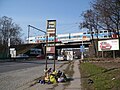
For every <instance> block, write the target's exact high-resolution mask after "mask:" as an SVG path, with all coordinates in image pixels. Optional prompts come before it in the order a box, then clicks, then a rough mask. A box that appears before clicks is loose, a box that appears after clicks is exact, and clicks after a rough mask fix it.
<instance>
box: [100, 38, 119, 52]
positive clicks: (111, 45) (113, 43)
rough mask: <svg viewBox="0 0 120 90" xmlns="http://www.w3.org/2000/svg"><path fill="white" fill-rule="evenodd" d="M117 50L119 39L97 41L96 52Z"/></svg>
mask: <svg viewBox="0 0 120 90" xmlns="http://www.w3.org/2000/svg"><path fill="white" fill-rule="evenodd" d="M109 50H119V39H111V40H101V41H98V51H109Z"/></svg>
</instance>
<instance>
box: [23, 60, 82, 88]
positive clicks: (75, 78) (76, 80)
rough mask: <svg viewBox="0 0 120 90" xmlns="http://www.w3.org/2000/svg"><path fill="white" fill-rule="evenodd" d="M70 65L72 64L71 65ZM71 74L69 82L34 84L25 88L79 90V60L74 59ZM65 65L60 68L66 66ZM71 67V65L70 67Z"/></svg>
mask: <svg viewBox="0 0 120 90" xmlns="http://www.w3.org/2000/svg"><path fill="white" fill-rule="evenodd" d="M71 66H72V65H71ZM73 66H74V67H73V71H74V73H73V76H72V79H73V80H72V81H70V83H68V84H66V83H57V84H49V85H48V84H40V83H38V84H36V85H34V86H32V87H29V88H26V89H25V90H81V75H80V70H79V60H75V61H74V63H73ZM66 67H67V65H65V66H63V67H62V68H61V70H62V69H64V68H66ZM70 68H71V67H70Z"/></svg>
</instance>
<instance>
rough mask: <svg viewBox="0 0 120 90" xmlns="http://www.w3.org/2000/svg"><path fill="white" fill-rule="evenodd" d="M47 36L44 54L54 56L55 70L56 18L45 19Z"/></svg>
mask: <svg viewBox="0 0 120 90" xmlns="http://www.w3.org/2000/svg"><path fill="white" fill-rule="evenodd" d="M47 36H48V45H47V47H46V54H53V56H54V66H53V70H54V71H55V59H56V58H55V54H56V53H55V46H56V20H47ZM49 38H54V40H50V39H49Z"/></svg>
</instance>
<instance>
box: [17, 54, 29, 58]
mask: <svg viewBox="0 0 120 90" xmlns="http://www.w3.org/2000/svg"><path fill="white" fill-rule="evenodd" d="M16 58H17V59H27V58H29V56H28V55H26V54H18V55H17V56H16Z"/></svg>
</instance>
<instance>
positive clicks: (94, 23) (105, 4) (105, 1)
mask: <svg viewBox="0 0 120 90" xmlns="http://www.w3.org/2000/svg"><path fill="white" fill-rule="evenodd" d="M82 16H83V18H84V20H83V22H81V24H80V27H81V25H82V28H87V29H88V30H89V32H90V33H91V37H92V43H93V46H94V50H95V53H96V46H95V43H94V38H93V31H94V32H95V34H96V35H97V39H98V31H99V30H101V29H103V30H108V31H109V34H110V36H111V32H113V33H114V34H117V35H118V36H119V30H120V0H94V3H92V9H90V10H86V11H85V12H84V13H83V14H82Z"/></svg>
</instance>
